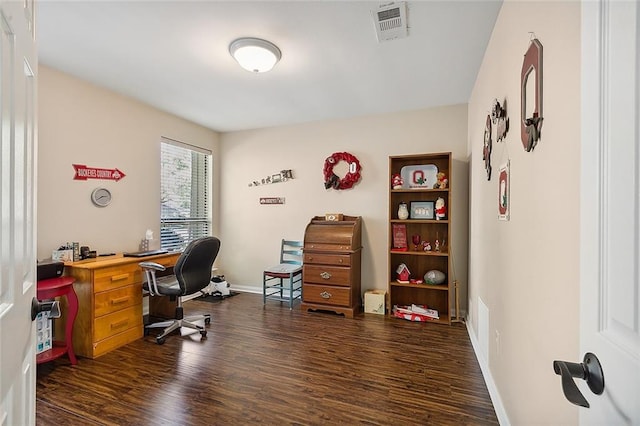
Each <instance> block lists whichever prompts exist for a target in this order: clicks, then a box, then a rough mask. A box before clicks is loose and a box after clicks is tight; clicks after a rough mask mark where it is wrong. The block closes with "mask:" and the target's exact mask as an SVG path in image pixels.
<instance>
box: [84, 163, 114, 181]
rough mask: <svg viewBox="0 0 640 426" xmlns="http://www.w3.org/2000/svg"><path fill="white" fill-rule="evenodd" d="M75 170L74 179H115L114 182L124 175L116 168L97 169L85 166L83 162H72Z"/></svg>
mask: <svg viewBox="0 0 640 426" xmlns="http://www.w3.org/2000/svg"><path fill="white" fill-rule="evenodd" d="M72 165H73V168H74V169H75V171H76V175H75V176H74V177H73V179H74V180H87V179H104V180H115V181H116V182H117V181H119V180H120V179H122V178H123V177H125V176H126V175H125V174H124V173H123V172H122V171H120V170H118V169H99V168H97V167H87V166H85V165H84V164H72Z"/></svg>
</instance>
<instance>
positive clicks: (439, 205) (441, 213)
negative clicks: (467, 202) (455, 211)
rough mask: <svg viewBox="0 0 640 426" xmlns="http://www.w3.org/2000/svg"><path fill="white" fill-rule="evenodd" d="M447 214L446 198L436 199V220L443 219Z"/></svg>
mask: <svg viewBox="0 0 640 426" xmlns="http://www.w3.org/2000/svg"><path fill="white" fill-rule="evenodd" d="M446 215H447V206H445V205H444V198H442V197H439V198H438V199H437V200H436V220H442V219H444V218H445V216H446Z"/></svg>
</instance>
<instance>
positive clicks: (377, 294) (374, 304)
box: [364, 290, 387, 315]
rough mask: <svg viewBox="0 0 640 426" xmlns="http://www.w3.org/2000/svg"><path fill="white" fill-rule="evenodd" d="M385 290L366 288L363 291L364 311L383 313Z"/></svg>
mask: <svg viewBox="0 0 640 426" xmlns="http://www.w3.org/2000/svg"><path fill="white" fill-rule="evenodd" d="M386 295H387V292H386V291H384V290H367V291H365V293H364V312H365V313H368V314H379V315H384V314H385V309H384V304H385V298H386Z"/></svg>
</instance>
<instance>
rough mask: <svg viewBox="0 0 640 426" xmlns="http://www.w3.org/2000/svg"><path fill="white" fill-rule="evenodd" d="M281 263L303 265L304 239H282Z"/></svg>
mask: <svg viewBox="0 0 640 426" xmlns="http://www.w3.org/2000/svg"><path fill="white" fill-rule="evenodd" d="M280 263H288V264H291V265H302V241H292V240H282V245H281V248H280Z"/></svg>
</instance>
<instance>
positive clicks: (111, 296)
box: [94, 284, 142, 318]
mask: <svg viewBox="0 0 640 426" xmlns="http://www.w3.org/2000/svg"><path fill="white" fill-rule="evenodd" d="M140 303H142V284H133V285H128V286H126V287H121V288H118V289H115V290H111V291H104V292H101V293H96V295H95V305H94V308H95V316H96V318H97V317H101V316H103V315H106V314H110V313H111V312H115V311H119V310H120V309H124V308H128V307H129V306H133V305H138V304H140Z"/></svg>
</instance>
